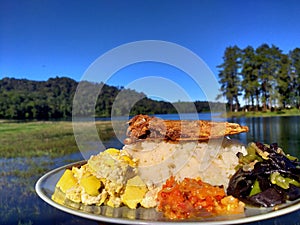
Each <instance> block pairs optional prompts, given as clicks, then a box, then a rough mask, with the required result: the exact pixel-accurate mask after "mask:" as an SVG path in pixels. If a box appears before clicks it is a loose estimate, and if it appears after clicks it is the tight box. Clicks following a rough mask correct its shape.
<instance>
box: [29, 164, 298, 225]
mask: <svg viewBox="0 0 300 225" xmlns="http://www.w3.org/2000/svg"><path fill="white" fill-rule="evenodd" d="M84 162H86V160H81V161H77V162H73V163H70V164H66V165H64V166H60V167H58V168H55V169H53V170H50V171H48V172H47V173H45V174H44V175H43V176H41V177H40V178H39V179H38V180H37V182H36V184H35V191H36V193H37V195H38V196H39V197H40V198H41V199H42V200H43V201H45V202H46V203H47V204H49V205H51V206H52V207H54V208H56V209H59V210H61V211H63V212H66V213H69V214H71V215H76V216H79V217H81V218H86V219H90V220H93V221H98V222H108V223H115V224H132V225H141V224H145V225H146V224H148V225H150V224H151V225H155V224H173V225H183V224H207V225H227V224H243V223H250V222H257V221H261V220H266V219H271V218H274V217H278V216H282V215H285V214H289V213H292V212H294V211H297V210H299V209H300V199H298V200H297V202H296V203H295V204H292V205H287V206H285V207H283V208H281V209H278V210H273V211H269V212H266V213H262V214H258V215H253V216H248V217H247V216H245V217H242V218H237V219H232V220H216V221H213V220H210V221H205V220H203V221H202V220H199V221H196V220H193V221H184V220H182V221H176V220H169V221H168V220H164V221H158V220H143V219H130V218H123V217H122V218H119V217H108V216H104V215H98V214H92V213H89V212H84V211H80V210H75V209H72V208H70V207H67V206H64V205H61V204H59V203H57V202H55V201H53V200H52V199H51V198H49V197H48V196H47V195H46V194H45V193H44V191H43V187H42V184H43V182H45V181H46V179H48V178H49V177H51V176H53V175H55V174H57V173H58V172H60V171H62V170H64V169H67V168H69V167H72V166H75V165H77V164H82V163H84ZM52 191H53V192H54V190H52Z"/></svg>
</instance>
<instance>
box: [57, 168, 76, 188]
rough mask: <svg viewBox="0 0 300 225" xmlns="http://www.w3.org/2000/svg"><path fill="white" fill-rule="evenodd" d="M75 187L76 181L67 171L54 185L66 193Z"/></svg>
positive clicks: (71, 173) (70, 172)
mask: <svg viewBox="0 0 300 225" xmlns="http://www.w3.org/2000/svg"><path fill="white" fill-rule="evenodd" d="M76 185H77V179H76V178H75V177H74V175H73V172H72V171H71V170H69V169H67V170H66V171H65V172H64V174H63V175H62V176H61V178H60V179H59V181H58V182H57V184H56V187H58V188H60V190H61V191H62V192H64V193H66V191H67V190H69V189H70V188H74V187H76Z"/></svg>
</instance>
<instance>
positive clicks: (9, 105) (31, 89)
mask: <svg viewBox="0 0 300 225" xmlns="http://www.w3.org/2000/svg"><path fill="white" fill-rule="evenodd" d="M78 84H79V82H77V81H75V80H73V79H70V78H67V77H55V78H50V79H48V80H47V81H32V80H27V79H15V78H3V79H1V80H0V119H15V120H32V119H37V120H50V119H68V118H71V117H72V106H73V98H74V95H75V92H76V89H77V86H78ZM80 85H82V86H83V87H85V88H84V89H86V90H87V91H89V90H91V89H99V90H100V88H101V92H100V93H99V96H98V98H97V102H96V105H95V114H96V115H92V116H95V117H110V116H111V113H112V109H113V107H112V106H113V103H114V101H115V100H116V97H117V96H118V94H119V93H120V91H122V92H126V96H129V97H130V99H129V98H127V99H122V105H123V106H124V108H121V109H119V110H120V111H118V112H114V113H115V114H114V115H126V114H124V113H125V112H128V110H129V111H130V115H136V114H140V113H143V114H166V113H177V110H178V109H180V112H186V113H188V112H191V109H190V108H191V107H187V105H188V104H190V103H187V102H175V103H170V102H165V101H156V100H152V99H150V98H148V97H147V96H146V95H145V94H144V93H139V92H136V91H135V90H131V89H124V88H123V87H114V86H109V85H106V84H103V83H91V82H87V81H80ZM91 93H92V92H90V94H91ZM85 98H86V101H84V102H88V99H89V96H88V95H87V96H85ZM91 99H92V96H91ZM134 99H136V103H135V104H134V106H133V107H131V108H128V107H129V106H130V102H132V100H134ZM93 104H95V103H93ZM194 104H195V107H196V110H197V111H198V112H203V111H209V110H210V105H211V104H214V107H217V106H218V105H219V106H220V107H222V103H218V102H213V103H208V102H206V101H196V102H194ZM126 106H128V107H127V108H126ZM82 107H83V108H84V107H85V105H82ZM123 109H124V111H123ZM126 110H127V111H126ZM90 114H93V112H92V111H91V112H89V111H87V110H82V115H83V116H86V115H90Z"/></svg>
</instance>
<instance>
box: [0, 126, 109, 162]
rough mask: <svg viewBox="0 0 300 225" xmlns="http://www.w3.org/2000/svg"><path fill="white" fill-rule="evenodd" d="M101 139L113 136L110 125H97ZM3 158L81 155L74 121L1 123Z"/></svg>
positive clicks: (0, 139)
mask: <svg viewBox="0 0 300 225" xmlns="http://www.w3.org/2000/svg"><path fill="white" fill-rule="evenodd" d="M96 127H97V130H98V134H99V135H100V136H101V138H102V140H103V139H105V138H110V137H111V136H112V135H113V129H112V126H111V123H110V122H108V121H101V122H96ZM0 143H1V144H0V157H2V158H11V157H35V156H50V157H59V156H63V155H66V154H70V153H73V152H78V151H79V150H78V147H77V144H76V141H75V137H74V133H73V126H72V122H65V121H64V122H10V121H1V122H0Z"/></svg>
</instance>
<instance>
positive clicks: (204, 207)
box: [157, 177, 245, 219]
mask: <svg viewBox="0 0 300 225" xmlns="http://www.w3.org/2000/svg"><path fill="white" fill-rule="evenodd" d="M157 199H158V207H157V209H158V211H161V212H163V214H164V215H165V216H166V217H168V218H170V219H187V218H195V217H207V216H208V215H209V216H213V215H221V214H237V213H243V212H244V206H245V205H244V203H242V202H240V201H239V200H238V199H236V198H234V197H232V196H226V193H225V191H224V189H223V188H222V187H218V186H213V185H210V184H208V183H206V182H203V181H201V180H200V179H193V178H185V179H184V180H183V181H181V182H177V181H176V180H175V178H174V177H170V178H169V179H168V180H167V181H166V183H165V184H164V185H163V187H162V189H161V190H160V191H159V193H158V197H157Z"/></svg>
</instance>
